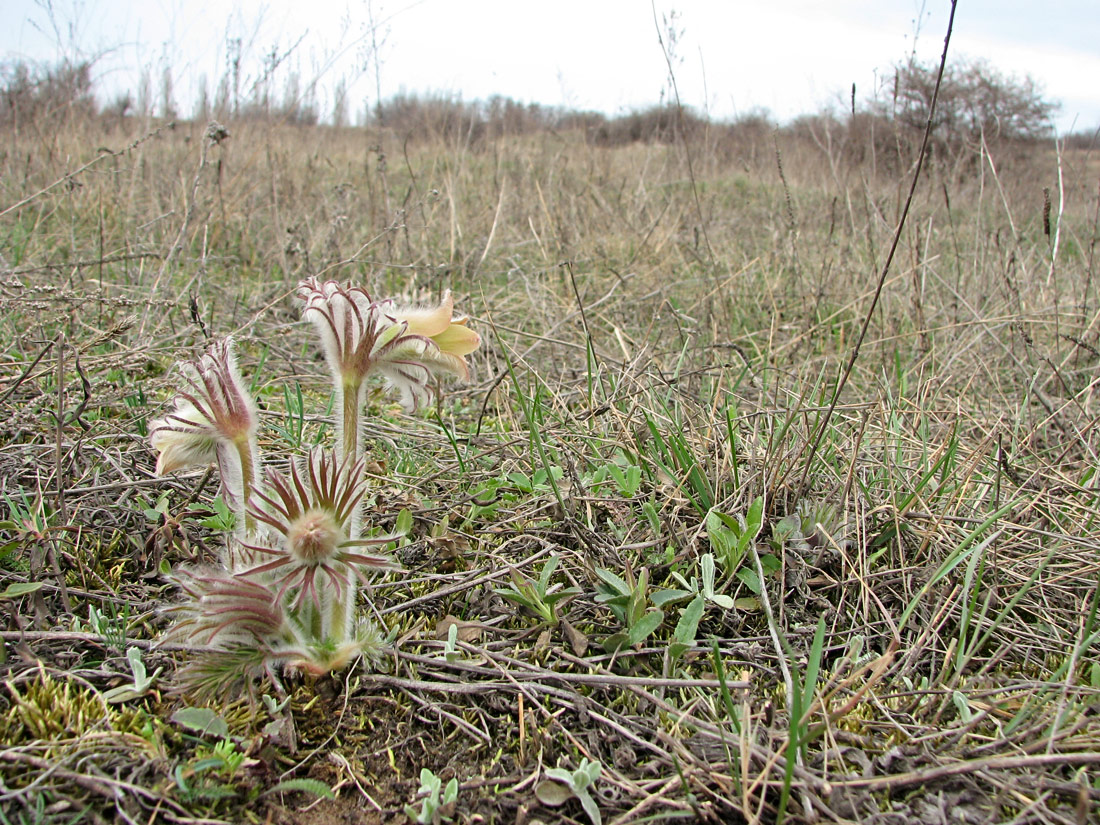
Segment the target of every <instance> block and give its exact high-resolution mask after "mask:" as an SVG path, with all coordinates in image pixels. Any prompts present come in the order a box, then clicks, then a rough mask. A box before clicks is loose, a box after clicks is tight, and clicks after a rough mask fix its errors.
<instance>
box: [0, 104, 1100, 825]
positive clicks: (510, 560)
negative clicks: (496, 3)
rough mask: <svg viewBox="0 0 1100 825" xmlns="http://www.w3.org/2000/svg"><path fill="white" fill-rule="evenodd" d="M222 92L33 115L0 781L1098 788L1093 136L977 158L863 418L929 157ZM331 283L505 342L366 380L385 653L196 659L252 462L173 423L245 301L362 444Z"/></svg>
mask: <svg viewBox="0 0 1100 825" xmlns="http://www.w3.org/2000/svg"><path fill="white" fill-rule="evenodd" d="M226 125H227V127H228V132H229V134H228V136H225V135H222V134H216V133H211V132H210V131H208V130H207V127H206V124H200V123H177V124H173V125H165V124H158V123H155V122H142V121H140V120H138V119H126V120H119V121H115V122H108V121H106V120H77V121H72V120H59V121H57V122H51V121H42V122H33V123H29V124H28V123H23V124H20V126H19V128H18V129H16V128H13V127H9V128H8V129H7V130H6V131H5V133H4V135H3V141H2V142H0V252H2V254H3V261H2V262H0V264H2V267H0V268H2V272H0V306H2V310H3V311H2V314H0V342H2V347H0V353H2V354H0V492H2V497H0V617H2V622H3V629H2V631H0V633H2V638H3V663H2V665H0V668H2V671H3V683H4V684H3V688H2V690H0V815H2V816H0V822H3V823H24V822H26V823H29V822H56V823H61V822H83V821H89V822H96V821H104V822H110V821H125V822H133V823H138V822H142V823H148V822H160V821H163V822H212V821H227V822H285V823H291V822H294V823H328V822H362V823H375V822H407V821H410V820H413V821H415V819H416V817H417V816H419V817H420V818H421V820H422V821H432V818H433V816H434V818H435V821H455V822H513V821H515V822H517V823H534V822H537V821H542V822H547V821H575V822H588V821H595V820H597V819H599V820H603V821H606V822H614V823H628V822H643V821H650V820H665V819H688V820H692V819H696V818H697V819H701V820H703V821H724V822H725V821H728V822H742V821H743V822H754V823H755V822H774V821H776V820H777V819H779V820H785V821H787V822H859V823H909V822H928V823H939V822H960V823H961V822H966V823H987V822H988V823H993V822H1015V823H1029V822H1035V823H1040V822H1041V823H1083V822H1087V821H1100V820H1098V819H1097V814H1096V810H1097V809H1098V805H1097V803H1098V800H1100V764H1098V763H1100V716H1098V714H1097V708H1098V701H1100V698H1098V697H1100V693H1098V692H1100V664H1098V663H1097V649H1098V634H1100V624H1098V623H1097V608H1098V606H1100V590H1098V585H1097V582H1098V580H1100V577H1098V571H1100V529H1098V526H1097V521H1098V516H1100V510H1098V498H1097V497H1098V493H1100V489H1098V482H1100V479H1098V477H1097V467H1098V449H1100V439H1098V435H1097V427H1096V424H1097V416H1098V414H1100V405H1098V393H1097V381H1098V375H1100V373H1098V369H1097V367H1098V363H1100V352H1098V346H1100V344H1098V336H1100V330H1098V312H1100V294H1098V289H1097V283H1096V282H1095V280H1094V277H1093V274H1094V267H1095V260H1094V257H1095V249H1094V246H1095V242H1096V239H1097V215H1098V203H1097V190H1096V181H1097V173H1098V168H1097V159H1096V157H1095V156H1092V155H1090V154H1088V153H1087V152H1086V151H1084V150H1074V151H1072V152H1068V151H1067V152H1066V153H1063V154H1062V155H1061V156H1059V154H1058V153H1057V152H1056V151H1055V150H1054V147H1053V144H1043V145H1029V146H1026V147H1017V146H1013V147H1009V146H1003V145H1002V146H1001V147H996V146H995V147H993V148H992V149H990V150H989V151H988V152H985V151H983V150H982V149H981V147H973V148H972V149H971V150H969V151H968V152H966V153H964V154H962V155H959V156H956V157H954V158H952V159H948V158H945V157H936V156H934V157H933V159H932V161H931V162H930V163H929V165H928V166H926V168H925V169H924V172H923V177H922V178H921V180H920V182H919V185H918V187H917V190H916V195H915V198H914V201H913V205H912V208H911V211H910V213H909V217H908V220H907V222H906V224H905V226H904V228H903V230H902V232H901V236H900V243H899V245H898V248H897V252H896V254H895V255H894V258H893V261H892V264H891V266H890V269H889V271H888V273H887V276H886V280H885V285H884V288H883V291H882V294H881V298H880V300H879V302H878V304H877V307H876V308H875V311H874V313H873V314H872V315H871V316H870V319H869V326H868V329H867V335H866V339H865V340H864V341H863V343H862V346H861V348H860V349H859V353H858V358H857V359H856V361H855V363H854V367H853V370H852V373H851V377H850V378H849V380H848V381H847V383H846V385H845V386H844V387H843V391H842V393H841V394H840V396H839V398H838V399H837V405H836V407H835V411H834V412H833V413H832V414H831V415H829V414H828V413H827V411H828V409H829V407H830V401H831V400H832V398H833V395H834V390H835V388H836V387H837V382H838V380H839V378H840V376H841V374H842V372H843V370H844V367H845V365H846V364H847V363H848V361H849V358H850V355H851V352H852V347H853V345H854V344H855V343H856V341H857V340H858V337H859V334H860V330H861V327H862V326H863V323H864V320H865V318H866V317H867V313H868V310H869V309H870V306H871V298H872V295H873V294H874V291H875V286H876V283H877V280H878V276H879V273H880V272H881V271H882V268H883V266H884V264H885V262H886V257H887V254H888V252H889V249H890V246H891V241H892V239H893V236H894V233H895V229H896V227H897V223H898V219H899V216H900V212H901V207H902V204H903V203H904V201H905V196H906V193H907V191H908V187H909V181H910V179H911V176H912V166H911V163H910V162H909V160H911V158H909V159H903V160H899V159H898V157H897V155H896V154H895V155H894V156H891V155H889V154H888V153H886V154H884V153H883V152H882V151H881V148H880V149H879V150H876V151H872V149H871V146H870V145H869V144H868V145H863V144H856V143H855V140H856V139H855V138H851V139H850V140H849V141H848V142H847V143H846V142H845V140H844V139H843V136H842V135H831V136H826V135H824V134H818V135H816V139H813V136H806V135H803V136H801V137H800V136H799V135H797V134H793V133H790V132H786V133H783V134H780V135H772V134H769V133H766V132H764V133H761V134H758V135H757V136H756V137H755V138H754V139H752V140H749V139H748V138H746V137H744V136H743V137H742V139H740V140H734V138H733V137H732V136H731V135H730V134H729V133H726V132H719V131H715V132H714V133H713V134H711V133H703V134H697V135H694V136H693V137H692V139H691V141H689V142H688V143H686V144H685V143H684V142H683V141H672V142H666V143H656V142H653V143H644V142H635V143H629V144H626V145H622V146H615V147H608V146H598V145H595V144H594V143H593V142H591V141H588V140H586V139H585V135H584V134H582V133H580V132H577V131H563V132H554V131H549V130H548V131H544V132H539V133H536V134H529V135H523V136H502V137H495V138H494V137H482V138H479V139H478V140H476V141H473V140H468V139H466V138H464V137H463V136H454V137H447V138H443V137H440V138H436V139H418V140H409V139H405V136H403V135H401V134H395V133H393V132H387V131H381V132H379V131H372V130H366V129H346V130H338V129H332V128H328V127H324V126H315V127H292V126H279V125H273V124H265V123H259V122H247V121H243V122H237V123H235V122H230V123H228V124H226ZM853 134H854V133H853ZM876 145H879V146H880V147H881V145H882V144H881V142H879V143H877V144H876ZM1044 191H1045V192H1046V196H1044ZM1045 200H1046V202H1047V203H1048V204H1049V206H1048V207H1047V213H1046V215H1044V211H1045V210H1044V201H1045ZM314 275H316V276H321V277H323V278H332V279H337V280H340V281H344V282H349V283H355V284H359V285H361V286H363V287H365V288H367V289H368V290H369V291H370V292H371V293H373V294H375V295H377V296H379V297H388V296H393V297H400V298H404V299H406V300H413V301H416V300H427V301H430V300H433V299H438V297H439V296H440V295H441V293H442V292H443V291H444V290H445V289H451V290H453V291H454V293H455V296H456V305H457V306H458V308H459V309H460V310H461V311H462V312H465V313H468V314H469V315H470V316H471V322H470V323H471V325H472V326H473V327H474V328H475V329H476V330H477V331H478V332H479V333H480V335H481V337H482V346H481V348H480V349H479V350H478V351H477V352H475V353H474V354H472V355H471V356H470V357H469V361H470V363H471V373H472V375H471V380H470V381H469V382H468V383H465V384H455V385H448V386H447V387H446V389H445V392H444V393H443V394H442V395H441V397H440V398H439V399H438V401H437V402H436V403H435V404H434V405H432V406H431V408H430V409H427V410H424V411H421V412H420V413H418V414H416V415H410V414H407V413H405V412H403V411H402V410H401V409H400V408H399V407H398V406H397V405H396V404H395V402H394V400H393V398H392V397H391V396H390V395H388V394H385V393H384V392H383V391H382V390H381V386H380V385H379V387H378V388H377V390H376V391H373V392H372V394H371V395H370V396H369V398H368V413H369V415H368V416H367V422H366V425H365V436H366V453H367V458H368V462H369V463H368V473H369V475H370V488H369V492H368V507H367V520H368V521H369V522H370V523H371V524H373V525H375V526H376V527H378V528H379V529H381V530H388V529H390V528H392V527H393V526H394V525H395V523H396V522H397V521H398V518H399V514H401V513H402V512H403V511H407V513H408V514H410V515H411V517H412V520H411V525H412V526H411V528H410V529H409V531H408V533H407V535H406V536H405V538H403V539H401V540H399V541H397V542H395V544H394V545H393V546H392V548H391V549H392V551H393V553H394V555H395V556H396V557H397V559H399V560H400V562H401V564H402V566H403V570H402V572H399V573H389V574H386V575H384V576H382V577H379V578H378V579H376V580H375V581H374V582H373V584H372V585H371V586H370V588H369V591H368V593H367V594H366V596H365V598H364V599H363V604H362V608H363V610H364V611H365V612H368V613H369V614H370V615H372V616H374V617H375V620H376V622H377V623H378V624H379V625H380V627H381V629H382V632H383V633H384V634H386V637H387V643H386V645H385V647H384V651H383V655H382V657H381V659H380V661H378V662H376V663H374V664H371V665H367V664H363V663H355V664H353V665H352V666H351V667H349V668H348V669H346V670H344V671H340V672H337V673H335V674H333V675H331V676H325V677H321V678H308V677H303V676H301V675H294V674H283V675H281V676H280V679H279V682H278V683H272V682H270V681H261V682H258V683H254V684H251V685H250V686H249V689H248V690H239V691H236V692H235V693H234V694H233V695H229V696H216V697H196V696H194V695H190V694H187V693H185V692H181V691H180V690H179V689H178V682H177V679H176V675H177V674H178V673H179V672H180V669H181V668H183V667H184V666H185V665H186V664H187V663H188V662H189V661H190V660H191V659H192V658H193V657H194V656H196V655H197V654H198V653H199V652H201V651H196V650H194V649H192V648H190V647H188V646H187V645H184V644H180V643H176V642H172V643H160V644H158V641H161V638H162V636H163V633H164V631H165V628H166V626H167V622H168V617H167V616H166V614H165V613H164V608H166V607H167V606H170V605H171V604H173V603H174V602H175V601H176V600H177V599H178V596H177V594H176V592H175V589H174V588H173V587H172V586H171V585H170V584H169V583H168V582H167V581H166V580H165V578H164V573H165V572H167V571H169V570H172V569H176V568H178V567H179V566H181V565H188V564H195V563H199V562H203V561H209V560H212V559H214V558H216V557H217V556H218V554H219V547H220V542H221V538H220V533H219V532H218V529H217V528H218V526H219V514H218V512H217V510H216V506H215V501H214V497H215V495H216V493H217V488H218V484H217V475H216V473H212V472H210V471H206V472H204V471H201V470H199V471H194V472H180V473H176V474H172V475H169V476H167V477H157V476H155V475H154V472H153V468H154V464H155V462H156V456H155V454H154V453H153V452H152V450H151V449H150V446H149V443H148V439H147V435H148V425H149V423H150V421H151V420H152V419H154V418H156V417H157V416H159V415H162V414H163V411H164V409H165V407H166V404H167V402H168V401H169V400H170V398H171V397H172V396H173V395H174V393H175V391H176V389H177V387H178V385H179V378H178V373H177V371H176V369H175V365H176V364H177V363H178V362H180V361H181V360H185V359H189V358H194V357H196V356H198V355H199V354H200V353H201V352H202V351H203V350H204V348H205V347H206V346H207V345H208V344H209V342H210V341H211V340H213V339H218V338H221V337H223V336H225V335H229V334H232V335H233V336H234V337H235V339H236V341H237V343H238V347H239V355H240V362H241V368H242V372H243V373H244V376H245V380H246V381H247V382H250V390H251V392H252V393H254V395H255V396H256V398H257V401H258V404H259V407H260V410H261V418H262V423H263V429H262V434H261V443H262V447H263V449H264V450H265V452H266V454H267V455H268V456H269V461H270V462H271V463H272V465H274V466H286V463H287V461H288V460H289V459H290V458H291V457H292V456H295V455H298V454H300V452H301V450H302V448H303V447H305V448H308V447H309V446H311V445H313V444H327V443H329V442H331V440H332V438H333V423H334V422H333V410H332V396H331V389H330V387H329V382H328V377H327V372H326V368H325V364H324V362H323V360H322V358H321V355H320V351H319V350H318V348H317V346H316V344H315V342H314V338H313V335H312V334H311V330H310V329H309V325H308V324H304V323H302V321H301V319H300V312H299V309H298V307H297V306H296V305H295V303H294V301H293V292H294V289H295V287H296V285H297V284H298V282H299V280H300V279H302V278H304V277H308V276H314ZM406 518H407V517H406ZM555 559H556V561H553V560H555ZM566 589H570V590H571V592H570V593H568V594H567V596H566V597H564V598H560V599H555V596H556V595H559V594H561V592H562V591H565V590H566ZM502 594H507V595H502ZM452 626H453V627H456V628H457V630H456V631H454V632H453V633H450V628H451V627H452ZM128 651H133V652H130V653H129V654H128ZM127 686H128V687H129V689H128V690H127V689H126V688H127ZM119 688H123V690H118V689H119ZM592 763H598V768H597V769H596V770H589V771H588V772H585V766H589V768H590V767H591V765H592ZM555 768H557V769H564V770H565V772H566V773H568V775H569V776H570V778H571V781H573V783H574V785H575V787H574V788H570V787H569V786H568V785H567V784H565V783H563V782H562V781H557V780H555V774H553V773H548V771H549V770H552V769H555ZM423 770H428V771H430V772H431V776H430V777H428V778H429V780H430V779H431V778H433V777H438V778H440V779H441V780H442V782H443V783H444V784H445V783H447V782H449V780H451V779H455V780H457V798H456V799H454V801H453V802H451V803H450V804H447V805H442V806H441V807H440V808H438V809H437V810H435V811H434V814H433V813H432V811H431V807H432V806H431V805H429V806H428V807H427V808H424V807H422V806H423V804H424V803H423V797H422V796H421V797H419V798H418V794H421V793H422V789H421V772H422V771H423ZM564 775H565V774H557V777H558V780H560V778H561V777H562V776H564ZM590 780H591V781H590ZM428 784H431V783H430V781H429V783H428ZM555 792H556V793H557V795H558V797H559V799H552V798H551V797H553V796H554V794H555ZM586 796H587V797H588V800H587V801H588V803H589V804H587V805H582V804H581V799H582V798H583V797H586ZM440 801H441V802H442V800H440ZM557 801H564V804H562V805H561V806H560V807H551V806H550V803H552V802H557ZM429 802H430V800H429ZM409 805H412V806H414V808H415V813H414V814H413V815H411V816H410V815H409V814H406V812H405V808H406V806H409Z"/></svg>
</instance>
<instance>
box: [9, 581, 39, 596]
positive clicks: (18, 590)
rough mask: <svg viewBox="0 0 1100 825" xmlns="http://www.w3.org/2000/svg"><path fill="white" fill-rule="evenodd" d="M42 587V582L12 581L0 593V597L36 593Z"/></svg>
mask: <svg viewBox="0 0 1100 825" xmlns="http://www.w3.org/2000/svg"><path fill="white" fill-rule="evenodd" d="M41 589H42V582H13V583H12V584H9V585H8V586H7V587H5V588H4V592H3V593H0V599H18V598H19V597H20V596H26V595H28V594H29V593H37V592H38V591H39V590H41Z"/></svg>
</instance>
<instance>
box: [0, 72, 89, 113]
mask: <svg viewBox="0 0 1100 825" xmlns="http://www.w3.org/2000/svg"><path fill="white" fill-rule="evenodd" d="M95 114H96V102H95V97H94V95H93V93H92V63H91V62H90V61H81V62H77V63H72V62H70V61H67V60H66V61H62V62H61V63H58V64H56V65H53V66H36V65H34V64H32V63H28V62H27V61H25V60H16V61H12V62H8V63H3V64H0V123H2V124H14V125H19V124H20V123H28V122H34V123H43V122H55V123H56V122H57V121H58V120H59V119H68V118H81V117H91V116H94V115H95Z"/></svg>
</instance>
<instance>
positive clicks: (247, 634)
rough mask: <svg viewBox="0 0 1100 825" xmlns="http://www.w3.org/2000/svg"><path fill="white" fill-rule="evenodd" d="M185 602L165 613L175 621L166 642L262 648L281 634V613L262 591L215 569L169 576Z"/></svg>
mask: <svg viewBox="0 0 1100 825" xmlns="http://www.w3.org/2000/svg"><path fill="white" fill-rule="evenodd" d="M172 581H174V582H175V584H177V585H178V586H179V588H180V590H181V591H182V592H183V594H184V596H186V597H187V600H186V601H185V602H183V603H181V604H179V605H177V606H175V607H173V608H171V611H170V612H173V613H175V614H177V617H178V620H177V622H176V624H175V626H174V627H173V628H172V630H171V631H170V632H169V634H168V636H167V637H166V639H167V640H169V641H174V640H180V641H186V642H190V643H194V644H204V645H211V646H214V647H216V648H225V647H227V646H228V647H232V646H234V645H237V644H246V645H249V646H253V647H255V646H264V645H265V644H266V643H267V641H268V640H269V639H271V638H273V637H277V636H278V635H279V634H280V633H281V632H282V630H283V628H284V622H285V619H284V614H283V610H282V607H281V606H280V604H279V602H278V601H277V600H276V598H275V594H274V593H272V592H271V590H269V589H268V588H267V587H265V586H263V585H262V584H259V583H257V582H254V581H249V580H248V579H245V578H243V577H242V576H236V575H233V574H232V573H229V572H227V571H225V570H219V569H215V568H199V569H186V568H185V569H183V570H180V571H178V572H176V573H175V574H174V575H173V576H172Z"/></svg>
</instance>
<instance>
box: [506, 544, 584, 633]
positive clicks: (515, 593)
mask: <svg viewBox="0 0 1100 825" xmlns="http://www.w3.org/2000/svg"><path fill="white" fill-rule="evenodd" d="M560 562H561V557H560V556H551V557H550V558H549V559H547V560H546V563H545V564H544V565H543V566H542V570H541V572H540V573H539V578H538V581H531V580H530V579H525V578H522V577H521V576H520V575H519V573H517V572H516V571H515V570H513V571H512V584H511V586H509V587H505V588H501V589H499V590H497V591H496V593H497V595H498V596H501V597H502V598H505V599H507V600H508V601H510V602H514V603H516V604H518V605H520V606H522V607H526V608H527V609H528V610H530V611H531V612H532V613H534V614H535V615H536V616H538V617H539V619H540V620H541V621H542V623H543V624H545V625H548V626H550V627H553V626H554V625H556V624H557V623H558V606H559V605H560V604H561V603H562V602H564V601H566V600H567V599H571V598H572V597H573V596H576V595H577V594H579V593H580V592H581V591H580V588H578V587H566V588H563V589H561V590H557V589H554V588H553V587H551V585H550V577H551V576H552V575H553V574H554V571H555V570H556V569H557V567H558V564H559V563H560Z"/></svg>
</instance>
